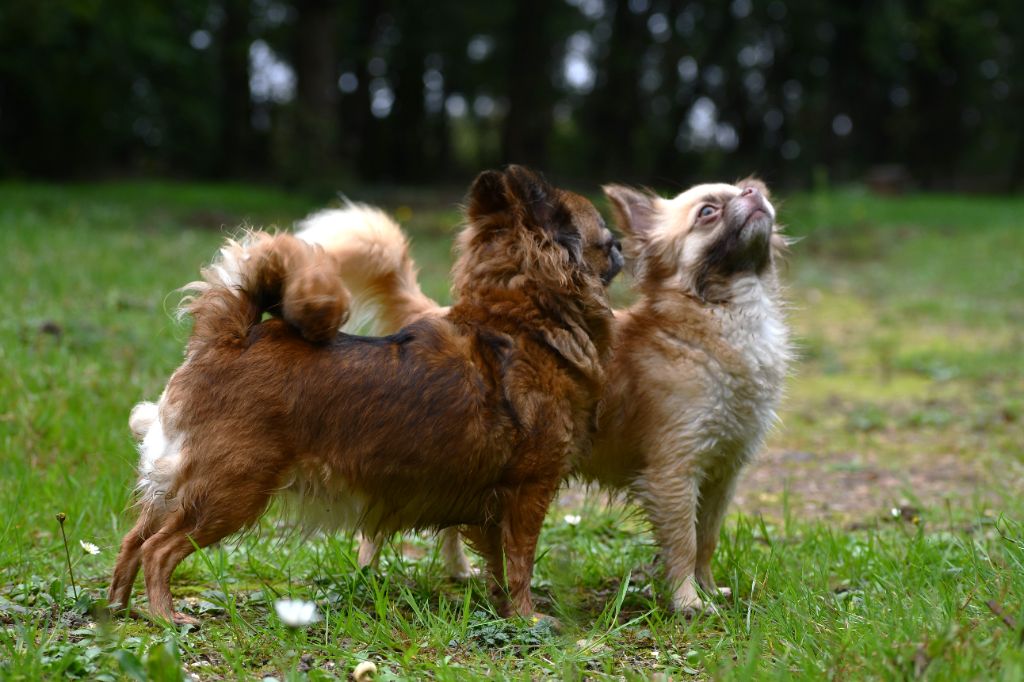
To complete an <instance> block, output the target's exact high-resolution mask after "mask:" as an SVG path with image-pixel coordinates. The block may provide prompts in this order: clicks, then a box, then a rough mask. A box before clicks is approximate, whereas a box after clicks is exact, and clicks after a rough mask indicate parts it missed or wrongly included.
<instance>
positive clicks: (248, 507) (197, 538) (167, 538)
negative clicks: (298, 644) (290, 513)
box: [142, 482, 273, 625]
mask: <svg viewBox="0 0 1024 682" xmlns="http://www.w3.org/2000/svg"><path fill="white" fill-rule="evenodd" d="M272 489H273V488H272V487H270V486H266V487H264V486H260V487H259V488H257V487H256V486H255V484H254V483H251V482H246V483H244V484H236V486H235V487H234V488H232V489H230V490H227V491H225V492H223V493H221V494H219V495H218V494H211V495H210V496H208V497H205V498H203V499H200V500H193V501H190V502H186V503H183V504H181V505H180V507H179V510H178V511H176V512H174V513H172V514H171V515H169V516H168V518H167V520H166V521H165V522H164V525H163V526H162V527H161V528H160V529H159V530H158V531H157V532H156V533H154V534H153V535H152V536H151V537H150V538H149V539H148V540H146V541H145V542H144V543H143V545H142V566H143V571H144V573H145V576H146V595H147V596H148V597H149V608H150V611H151V612H152V613H153V615H155V616H159V617H161V618H166V619H168V620H170V621H172V622H174V623H175V624H178V625H183V624H187V623H191V624H198V622H199V621H197V620H196V619H195V618H192V617H190V616H186V615H185V614H183V613H180V612H177V611H175V610H174V600H173V598H172V597H171V574H172V573H174V569H175V568H177V566H178V564H180V563H181V562H182V561H183V560H184V559H185V558H186V557H187V556H188V555H190V554H192V552H194V551H195V550H196V547H199V548H200V549H201V548H204V547H208V546H210V545H212V544H213V543H215V542H217V541H219V540H222V539H224V538H225V537H227V536H229V535H231V534H232V533H235V532H237V531H239V530H241V529H242V528H243V527H245V526H248V525H250V524H252V523H254V522H255V521H256V520H257V519H258V518H259V517H260V515H261V514H262V513H263V511H264V510H265V509H266V508H267V504H268V502H269V501H270V493H269V491H270V490H272ZM261 491H268V492H261ZM185 510H188V511H185Z"/></svg>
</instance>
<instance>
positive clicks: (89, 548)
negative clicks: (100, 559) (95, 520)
mask: <svg viewBox="0 0 1024 682" xmlns="http://www.w3.org/2000/svg"><path fill="white" fill-rule="evenodd" d="M78 544H80V545H81V546H82V550H83V551H84V552H85V553H86V554H99V553H100V548H99V547H97V546H96V545H94V544H92V543H91V542H86V541H85V540H79V541H78Z"/></svg>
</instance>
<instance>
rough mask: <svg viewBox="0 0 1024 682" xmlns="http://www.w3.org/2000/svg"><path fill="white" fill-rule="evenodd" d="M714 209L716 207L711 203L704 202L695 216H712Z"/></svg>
mask: <svg viewBox="0 0 1024 682" xmlns="http://www.w3.org/2000/svg"><path fill="white" fill-rule="evenodd" d="M716 210H717V209H716V208H715V207H714V206H712V205H711V204H705V205H704V206H702V207H701V209H700V212H699V213H697V216H698V217H699V218H707V217H709V216H713V215H714V214H715V211H716Z"/></svg>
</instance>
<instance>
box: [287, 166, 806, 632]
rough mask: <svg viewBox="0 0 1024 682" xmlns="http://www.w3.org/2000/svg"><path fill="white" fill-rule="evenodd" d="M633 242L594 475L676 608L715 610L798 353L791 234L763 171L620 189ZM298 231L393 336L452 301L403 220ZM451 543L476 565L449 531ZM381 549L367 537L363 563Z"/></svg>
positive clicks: (379, 218) (356, 216) (351, 215)
mask: <svg viewBox="0 0 1024 682" xmlns="http://www.w3.org/2000/svg"><path fill="white" fill-rule="evenodd" d="M605 193H606V194H607V195H608V198H609V199H610V200H611V202H612V206H613V208H614V210H615V215H616V218H617V220H618V223H619V225H620V227H621V228H622V230H623V231H624V232H625V234H626V236H627V246H628V247H629V248H628V251H629V252H630V253H631V255H632V261H633V264H634V272H635V285H636V290H637V293H638V300H637V302H636V303H635V304H634V305H632V306H631V307H629V308H628V309H626V310H622V311H616V314H615V325H614V337H615V341H614V343H613V351H612V357H611V359H610V360H609V363H608V365H607V374H608V382H607V384H606V386H605V392H604V395H603V398H602V404H603V408H602V409H601V411H600V414H601V418H600V423H599V429H598V433H597V435H596V436H595V441H594V447H593V450H592V454H591V456H590V457H587V458H585V459H584V460H583V461H582V462H580V464H579V465H578V466H577V468H576V473H577V475H579V476H580V477H582V478H584V479H586V480H592V481H596V482H598V483H600V484H601V485H602V486H605V487H609V488H612V489H619V490H626V491H628V492H630V493H631V494H632V495H633V496H635V497H636V498H637V499H638V500H639V501H640V502H641V504H643V506H644V507H645V508H646V510H647V514H648V517H649V519H650V521H651V524H652V526H653V529H654V533H655V536H656V537H657V539H658V542H659V544H660V545H661V548H662V552H661V556H662V560H663V561H664V563H665V565H666V569H667V573H668V578H669V582H670V584H671V588H672V591H673V597H672V603H673V606H674V607H675V608H676V609H678V610H680V611H682V612H684V613H688V614H692V613H695V612H697V611H699V610H700V609H702V608H703V607H704V602H703V600H702V598H701V596H700V595H699V593H698V590H697V587H698V585H699V586H700V587H701V588H703V590H704V591H705V592H707V593H713V592H715V591H716V586H715V581H714V578H713V577H712V575H711V558H712V556H713V554H714V551H715V547H716V545H717V543H718V536H719V531H720V529H721V524H722V519H723V516H724V514H725V510H726V508H727V506H728V504H729V501H730V500H731V498H732V494H733V489H734V486H735V482H736V476H737V474H738V473H739V471H740V469H741V468H742V466H743V465H744V464H745V463H746V462H747V461H749V459H750V458H751V457H752V456H753V455H754V454H755V453H756V451H757V450H758V448H759V447H760V445H761V443H762V441H763V439H764V436H765V434H766V433H767V432H768V430H769V429H770V428H771V426H772V424H773V423H774V421H775V406H776V403H777V402H778V400H779V397H780V395H781V392H782V386H783V380H784V377H785V375H786V370H787V366H788V363H789V360H790V354H791V352H790V347H789V341H788V332H787V328H786V325H785V321H784V318H783V303H782V299H781V294H780V291H779V284H778V281H777V276H776V264H777V261H778V258H779V255H780V253H781V252H782V250H784V249H785V246H786V244H785V241H784V240H783V238H782V237H781V236H780V235H779V234H778V232H777V228H776V225H775V209H774V208H773V207H772V205H771V203H770V201H769V199H768V192H767V189H766V188H765V187H764V185H763V184H761V183H760V182H758V181H756V180H746V181H743V182H741V183H739V184H738V185H727V184H716V185H698V186H697V187H693V188H692V189H689V190H687V191H686V192H683V193H682V194H680V195H678V196H677V197H675V198H673V199H662V198H660V197H657V196H655V195H653V194H649V193H645V192H638V191H635V190H632V189H628V188H626V187H621V186H615V185H610V186H608V187H605ZM302 228H303V229H302V231H301V232H299V236H300V237H302V238H303V239H306V240H308V241H310V242H314V243H319V244H322V245H323V246H324V248H325V249H326V250H327V252H328V253H330V254H332V255H333V256H334V257H335V259H336V260H337V261H338V266H339V268H342V269H343V270H344V271H346V272H352V269H351V266H352V265H354V264H355V263H359V265H358V266H357V267H358V268H359V274H360V275H361V277H360V278H356V279H349V278H348V277H346V278H345V281H346V283H347V284H349V286H350V288H351V290H352V293H353V295H354V301H355V304H356V305H365V306H369V307H370V308H372V309H373V310H374V311H375V313H376V320H377V322H378V324H379V325H380V327H381V328H382V329H384V330H387V329H389V328H392V327H394V326H395V325H397V324H401V323H402V322H403V321H404V320H410V319H422V318H425V317H429V316H432V315H442V314H444V312H445V308H442V307H440V306H438V305H437V304H436V303H434V302H433V301H431V300H430V299H429V298H427V297H426V296H424V295H423V294H422V292H421V291H420V289H419V287H418V285H417V284H416V278H415V270H414V268H413V265H412V261H411V260H410V258H409V254H408V245H407V243H406V240H405V237H404V236H403V235H402V233H401V230H400V229H399V227H398V226H397V225H396V224H395V223H394V222H393V221H391V220H390V219H389V218H388V217H387V216H386V215H384V214H383V213H381V212H380V211H377V210H376V209H372V208H370V207H366V206H350V207H348V208H347V209H343V210H340V211H328V212H323V213H320V214H317V215H314V216H312V217H311V218H309V219H307V221H306V222H305V223H304V224H303V225H302ZM443 540H444V542H443V544H442V552H443V555H444V557H445V561H446V563H447V565H448V568H449V571H451V572H452V573H453V574H454V575H465V574H466V573H467V571H468V570H469V568H468V563H467V562H466V559H465V555H464V554H463V553H462V551H461V548H460V547H459V545H458V537H457V535H456V534H455V533H454V532H451V531H446V532H445V535H444V538H443ZM375 551H376V547H375V543H374V542H372V541H369V540H364V543H363V547H362V548H361V552H360V557H361V559H362V560H363V561H364V562H368V561H369V560H370V557H372V556H373V554H374V552H375Z"/></svg>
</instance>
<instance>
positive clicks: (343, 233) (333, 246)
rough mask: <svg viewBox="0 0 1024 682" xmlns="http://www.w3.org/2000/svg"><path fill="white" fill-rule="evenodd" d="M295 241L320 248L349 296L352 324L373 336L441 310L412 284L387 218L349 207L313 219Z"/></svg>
mask: <svg viewBox="0 0 1024 682" xmlns="http://www.w3.org/2000/svg"><path fill="white" fill-rule="evenodd" d="M298 228H299V231H298V232H297V233H296V236H297V237H298V238H299V239H302V240H303V241H305V242H308V243H310V244H315V245H318V246H321V247H323V249H324V251H325V252H326V253H327V255H328V256H329V257H330V258H331V259H332V260H333V261H334V267H335V272H337V273H338V275H340V277H341V278H342V280H343V281H344V283H345V286H346V287H347V288H348V290H349V291H350V292H351V294H352V309H353V310H354V311H356V312H355V313H354V314H353V315H352V319H353V320H354V321H357V322H361V323H369V327H370V329H369V331H370V332H371V333H373V334H378V335H380V334H391V333H393V332H396V331H398V330H399V329H401V328H402V327H404V326H405V325H407V324H409V323H410V322H413V321H414V320H416V319H418V318H420V317H423V316H425V315H442V314H444V312H445V310H446V309H445V308H443V307H441V306H439V305H438V304H437V302H436V301H434V300H432V299H430V298H429V297H428V296H426V295H425V294H424V293H423V292H422V291H421V290H420V285H419V282H417V280H416V264H415V263H414V262H413V260H412V257H411V256H410V255H409V242H408V240H407V239H406V237H405V234H403V232H402V229H401V228H400V227H399V226H398V224H397V223H395V221H394V220H392V219H391V218H390V217H389V216H388V215H387V214H386V213H384V212H383V211H381V210H380V209H377V208H374V207H372V206H367V205H365V204H355V203H351V202H349V203H348V204H347V205H346V206H345V208H341V209H329V210H324V211H320V212H319V213H314V214H313V215H311V216H309V217H308V218H306V219H305V220H303V221H302V222H301V223H299V225H298Z"/></svg>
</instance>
